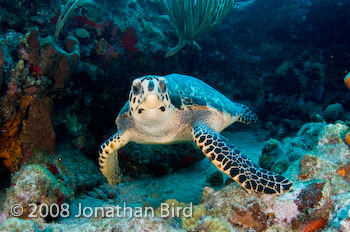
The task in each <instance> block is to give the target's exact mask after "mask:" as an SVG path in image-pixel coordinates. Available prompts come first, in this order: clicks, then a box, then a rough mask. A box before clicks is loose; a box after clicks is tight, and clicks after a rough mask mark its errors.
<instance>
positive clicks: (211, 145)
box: [192, 123, 293, 194]
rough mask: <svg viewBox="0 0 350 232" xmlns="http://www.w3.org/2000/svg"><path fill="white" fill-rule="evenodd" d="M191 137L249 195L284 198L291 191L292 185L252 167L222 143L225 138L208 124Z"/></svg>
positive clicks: (231, 147)
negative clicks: (280, 195)
mask: <svg viewBox="0 0 350 232" xmlns="http://www.w3.org/2000/svg"><path fill="white" fill-rule="evenodd" d="M192 137H193V140H194V142H195V144H196V145H197V147H198V148H199V149H200V150H201V151H202V152H203V153H204V154H205V155H206V156H207V157H208V158H209V159H210V161H211V162H212V163H213V164H214V165H215V166H216V167H217V168H218V169H219V170H220V171H222V172H224V173H225V174H226V175H228V176H230V177H231V178H232V179H233V180H235V181H236V182H237V183H239V184H240V185H241V186H242V187H243V188H244V189H245V190H246V191H247V192H249V193H250V192H251V191H252V190H253V191H255V192H259V193H265V194H282V193H286V192H288V191H289V190H291V189H292V187H293V182H292V181H290V180H288V179H287V178H285V177H283V176H281V175H278V174H276V173H273V172H270V171H267V170H265V169H263V168H260V167H259V166H258V165H256V164H253V162H252V161H251V160H250V159H249V158H247V157H246V156H245V155H243V154H241V152H240V151H239V150H237V149H234V148H233V146H232V145H231V144H228V143H227V142H225V141H223V140H222V139H221V137H222V135H220V134H218V133H217V132H215V131H213V130H212V129H210V128H209V127H208V126H206V125H205V124H203V123H196V124H194V126H193V128H192Z"/></svg>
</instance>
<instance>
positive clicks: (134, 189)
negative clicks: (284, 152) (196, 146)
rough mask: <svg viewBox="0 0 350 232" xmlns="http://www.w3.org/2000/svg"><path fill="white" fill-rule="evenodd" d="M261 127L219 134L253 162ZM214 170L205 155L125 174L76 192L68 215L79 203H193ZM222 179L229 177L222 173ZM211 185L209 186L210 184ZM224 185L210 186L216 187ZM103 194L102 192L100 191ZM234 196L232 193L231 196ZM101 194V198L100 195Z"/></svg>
mask: <svg viewBox="0 0 350 232" xmlns="http://www.w3.org/2000/svg"><path fill="white" fill-rule="evenodd" d="M261 133H264V132H262V131H260V132H257V131H254V130H243V131H237V132H229V131H224V132H222V134H223V135H224V136H225V137H226V138H228V139H229V141H230V143H231V144H234V145H236V147H237V148H238V149H240V150H241V151H242V153H244V154H246V155H247V156H249V157H250V158H251V159H252V160H253V162H255V163H258V161H259V156H260V155H261V150H262V147H263V144H264V141H259V140H260V139H259V137H261ZM215 171H217V168H216V167H215V166H214V165H213V164H212V163H211V162H210V161H209V159H207V158H205V159H203V160H201V161H199V162H196V163H195V164H193V165H192V166H190V167H187V168H182V169H180V170H178V171H176V172H174V173H172V174H169V175H165V176H161V177H150V176H146V177H144V178H136V179H135V180H132V181H128V178H127V177H125V178H124V179H123V180H124V181H123V182H122V183H121V184H120V185H118V186H115V187H114V186H110V185H108V184H107V183H105V184H103V185H101V186H100V187H98V188H97V189H95V190H94V193H93V194H90V193H89V192H87V193H86V194H82V195H79V196H77V198H76V199H75V200H73V201H72V202H70V203H69V204H70V212H71V215H78V212H79V211H78V208H79V204H81V207H82V208H84V207H92V208H94V207H98V206H106V205H116V204H118V205H121V206H123V205H124V203H125V205H126V206H130V207H132V208H135V207H142V206H153V207H158V206H159V205H160V204H161V203H163V202H165V201H166V200H168V199H176V200H177V201H179V202H184V203H192V204H193V205H196V204H199V201H200V198H201V196H202V192H203V189H204V187H205V186H210V184H209V183H208V182H207V177H208V175H209V174H211V173H213V172H215ZM223 176H224V183H225V180H226V179H228V178H229V177H228V176H226V175H225V174H223ZM211 187H212V186H211ZM222 187H224V185H221V186H218V187H213V188H214V189H219V188H222ZM99 188H101V192H106V191H105V190H106V189H113V192H116V193H117V194H116V197H115V198H114V199H115V200H111V199H108V198H105V199H103V197H96V196H95V195H96V192H97V195H98V192H99V190H98V189H99ZM102 195H103V194H102ZM232 197H234V196H232ZM101 198H102V199H101ZM89 220H90V219H89V218H76V217H73V216H72V217H68V218H60V219H59V220H58V221H57V222H59V223H64V224H66V223H67V224H70V223H73V224H75V223H83V222H87V221H89Z"/></svg>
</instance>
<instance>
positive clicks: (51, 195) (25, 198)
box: [4, 164, 71, 221]
mask: <svg viewBox="0 0 350 232" xmlns="http://www.w3.org/2000/svg"><path fill="white" fill-rule="evenodd" d="M70 195H71V193H69V192H68V190H67V189H66V188H65V187H64V186H63V185H62V184H61V183H60V182H59V181H58V180H57V178H56V177H55V176H54V175H53V174H52V173H51V172H50V171H49V170H47V169H46V168H43V167H41V166H39V165H36V164H30V165H27V166H24V167H22V168H21V169H20V170H19V171H18V172H16V174H15V175H14V176H13V178H12V183H11V187H10V188H9V189H8V190H7V198H6V200H5V204H4V209H5V212H6V213H7V214H8V215H11V213H12V212H11V211H12V210H13V208H11V207H13V205H14V204H20V205H21V207H23V213H22V215H21V218H24V219H28V216H29V215H31V216H30V217H33V218H35V219H34V220H37V221H43V220H44V218H43V217H42V215H43V213H42V212H40V210H35V209H37V208H39V206H40V205H42V204H47V205H52V204H53V203H55V204H58V205H60V204H62V203H63V202H64V199H65V198H67V197H69V196H70ZM55 213H56V212H55Z"/></svg>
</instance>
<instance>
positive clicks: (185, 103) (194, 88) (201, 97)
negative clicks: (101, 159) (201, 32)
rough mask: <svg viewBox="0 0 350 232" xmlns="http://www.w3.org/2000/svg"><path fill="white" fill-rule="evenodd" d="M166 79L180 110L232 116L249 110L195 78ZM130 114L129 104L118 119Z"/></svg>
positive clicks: (172, 77)
mask: <svg viewBox="0 0 350 232" xmlns="http://www.w3.org/2000/svg"><path fill="white" fill-rule="evenodd" d="M164 78H165V79H166V80H167V89H168V92H169V96H170V99H171V103H172V104H173V105H174V106H175V107H176V108H178V109H180V110H204V109H208V110H215V111H216V112H219V113H220V114H222V115H223V114H229V115H231V116H236V115H237V114H242V113H244V112H245V111H246V110H247V107H246V106H244V105H242V104H239V103H234V102H232V101H231V100H230V99H228V98H227V97H226V96H224V95H223V94H222V93H220V92H219V91H217V90H216V89H214V88H213V87H211V86H209V85H208V84H206V83H205V82H203V81H201V80H199V79H197V78H195V77H192V76H188V75H181V74H170V75H167V76H164ZM128 113H129V102H127V103H126V104H125V105H124V107H123V108H122V110H121V111H120V113H119V115H118V118H119V117H120V116H122V115H125V116H126V115H128ZM118 118H117V119H118Z"/></svg>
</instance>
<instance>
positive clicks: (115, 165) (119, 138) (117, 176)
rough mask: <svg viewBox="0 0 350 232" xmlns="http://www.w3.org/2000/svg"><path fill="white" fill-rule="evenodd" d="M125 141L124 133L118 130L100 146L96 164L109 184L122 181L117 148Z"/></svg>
mask: <svg viewBox="0 0 350 232" xmlns="http://www.w3.org/2000/svg"><path fill="white" fill-rule="evenodd" d="M127 142H128V141H127V136H126V134H125V133H123V132H122V131H118V132H117V133H115V134H114V135H113V136H111V137H110V138H109V139H108V140H106V141H105V142H104V143H103V144H102V145H101V146H100V149H99V152H98V153H99V159H98V164H99V166H100V170H101V172H102V174H103V175H104V176H105V177H106V178H107V181H108V183H109V184H111V185H118V184H120V183H121V181H122V172H121V170H120V168H119V162H118V149H119V148H121V147H123V146H124V145H125V144H126V143H127Z"/></svg>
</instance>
